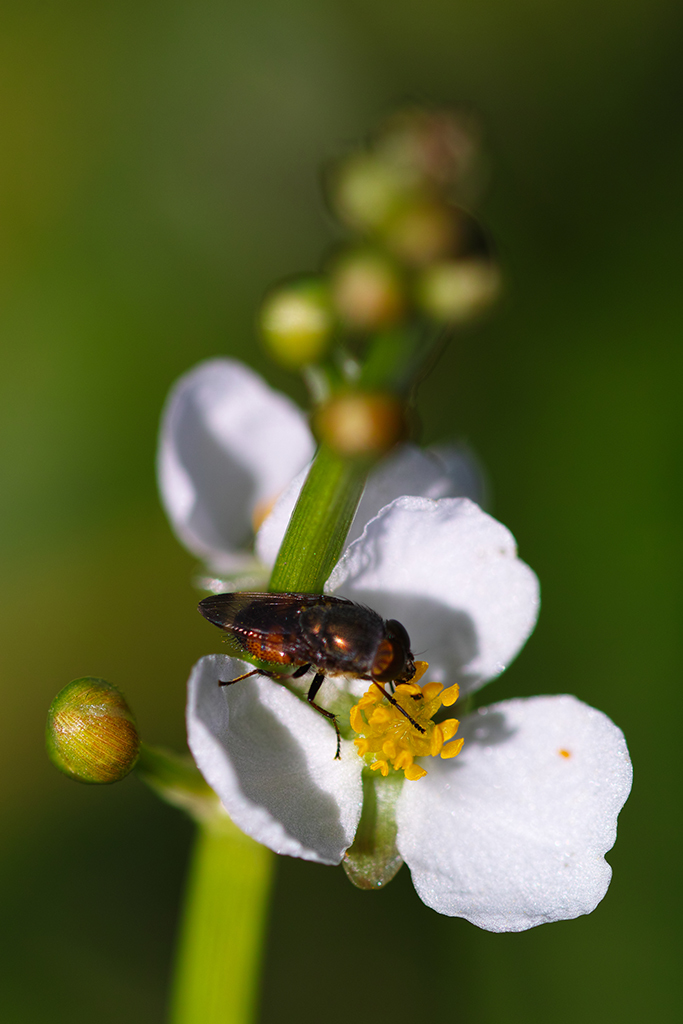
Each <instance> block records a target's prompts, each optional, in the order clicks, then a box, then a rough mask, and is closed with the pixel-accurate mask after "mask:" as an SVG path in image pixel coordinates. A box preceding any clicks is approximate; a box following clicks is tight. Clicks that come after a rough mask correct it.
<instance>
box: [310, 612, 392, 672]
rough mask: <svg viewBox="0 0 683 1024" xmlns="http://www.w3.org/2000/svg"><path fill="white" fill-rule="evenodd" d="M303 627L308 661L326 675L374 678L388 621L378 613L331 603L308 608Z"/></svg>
mask: <svg viewBox="0 0 683 1024" xmlns="http://www.w3.org/2000/svg"><path fill="white" fill-rule="evenodd" d="M300 624H301V635H302V637H305V638H306V644H307V647H308V656H307V660H309V659H310V661H311V662H312V664H314V665H315V666H316V667H317V668H319V669H320V670H321V671H324V672H325V674H326V675H348V676H352V677H353V676H355V677H356V678H358V677H361V678H366V679H369V678H371V672H372V666H373V663H374V660H375V656H376V652H377V648H378V646H379V645H380V644H381V643H382V641H383V640H384V637H385V628H384V621H383V619H382V618H381V616H379V615H378V614H377V613H376V612H373V611H372V610H371V609H369V608H364V607H363V606H362V605H357V604H352V603H351V602H349V603H348V604H347V603H341V602H340V601H330V603H329V604H328V603H321V604H320V605H316V606H314V607H311V608H306V609H305V610H304V611H303V612H302V613H301V619H300Z"/></svg>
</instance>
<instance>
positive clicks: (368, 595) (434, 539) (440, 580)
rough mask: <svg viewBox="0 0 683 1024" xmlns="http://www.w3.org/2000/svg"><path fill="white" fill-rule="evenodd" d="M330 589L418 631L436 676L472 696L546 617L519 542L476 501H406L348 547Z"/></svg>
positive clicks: (418, 648) (419, 646) (416, 648)
mask: <svg viewBox="0 0 683 1024" xmlns="http://www.w3.org/2000/svg"><path fill="white" fill-rule="evenodd" d="M325 589H326V591H329V592H334V593H337V594H340V595H342V596H344V597H348V598H351V600H353V601H359V602H361V603H363V604H368V605H370V607H371V608H374V609H375V610H376V611H378V612H379V613H380V615H383V616H384V617H385V618H392V619H398V620H399V622H402V623H403V625H404V626H405V627H406V629H407V630H408V634H409V635H410V639H411V643H412V649H413V652H414V653H415V654H416V655H417V656H418V657H421V656H422V655H424V657H425V660H427V661H428V662H429V679H430V680H432V679H434V680H436V681H438V682H443V683H446V684H447V685H449V686H450V685H451V684H452V683H456V682H457V683H459V684H460V687H461V692H462V693H466V692H468V691H472V690H475V689H477V688H478V687H480V686H482V685H483V684H484V683H485V682H486V681H487V680H489V679H491V678H493V677H494V676H497V675H498V674H499V673H500V672H502V671H503V669H504V668H506V666H507V664H508V663H509V662H510V660H511V659H512V658H514V656H515V655H516V654H517V653H518V651H519V650H520V648H521V647H522V645H523V644H524V642H525V640H526V639H527V637H528V636H529V634H530V633H531V630H532V629H533V627H534V624H535V622H536V618H537V615H538V607H539V589H538V580H537V578H536V576H535V574H534V573H533V572H532V570H531V569H530V568H529V567H528V566H527V565H525V563H524V562H522V561H521V560H520V559H519V558H518V557H517V547H516V544H515V539H514V537H513V536H512V534H511V533H510V531H509V530H507V529H506V527H504V526H503V525H502V524H501V523H499V522H497V521H496V520H495V519H493V518H492V517H491V516H489V515H488V514H487V513H486V512H482V510H481V509H480V508H479V507H478V506H477V505H475V504H474V503H473V502H471V501H468V500H467V499H466V498H441V499H439V500H437V501H432V500H429V499H427V498H412V497H404V498H398V499H397V500H396V501H393V502H392V503H391V504H390V505H388V506H386V508H383V509H382V510H381V512H380V513H379V514H378V515H377V516H375V518H374V519H372V520H371V521H370V522H369V523H368V524H367V526H366V527H365V531H364V533H363V535H362V537H361V538H360V539H359V540H357V541H355V542H354V543H353V544H351V545H350V547H349V548H348V549H347V550H346V552H345V553H344V555H343V556H342V558H341V560H340V562H339V563H338V565H337V566H336V568H335V569H334V571H333V572H332V575H331V576H330V579H329V580H328V583H327V586H326V588H325Z"/></svg>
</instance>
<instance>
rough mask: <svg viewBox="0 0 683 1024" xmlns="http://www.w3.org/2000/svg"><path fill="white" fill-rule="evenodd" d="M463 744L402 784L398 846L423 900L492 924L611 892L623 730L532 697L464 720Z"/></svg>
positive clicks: (591, 901)
mask: <svg viewBox="0 0 683 1024" xmlns="http://www.w3.org/2000/svg"><path fill="white" fill-rule="evenodd" d="M461 734H462V735H463V736H464V737H465V745H464V747H463V750H462V753H460V754H459V755H458V757H457V758H456V759H455V760H453V761H442V760H439V759H437V758H429V759H427V758H425V759H423V761H422V764H423V766H424V767H425V768H426V769H427V771H428V775H427V776H426V778H423V779H420V780H419V781H418V782H412V783H405V784H404V787H403V791H402V793H401V796H400V798H399V804H398V807H397V820H398V827H399V830H398V848H399V851H400V853H401V855H402V856H403V858H404V859H405V861H406V863H407V864H408V865H409V867H410V870H411V872H412V875H413V882H414V884H415V888H416V889H417V892H418V894H419V896H420V898H421V899H422V900H423V901H424V902H425V903H426V904H427V905H428V906H430V907H433V908H434V910H437V911H439V913H441V914H447V915H449V916H451V917H464V918H466V919H467V920H468V921H471V922H472V923H473V924H476V925H478V926H479V927H480V928H486V929H487V930H488V931H494V932H503V931H524V930H525V929H526V928H533V927H534V926H535V925H538V924H543V923H545V922H547V921H558V920H562V919H566V918H573V917H579V916H580V915H581V914H589V913H590V912H591V911H592V910H594V909H595V907H596V906H597V904H598V903H599V902H600V900H601V899H602V897H603V896H604V895H605V892H606V891H607V887H608V885H609V882H610V878H611V868H610V866H609V864H607V863H606V861H605V860H604V854H605V853H606V851H607V850H609V849H611V847H612V846H613V845H614V840H615V838H616V824H617V815H618V813H619V811H620V810H621V807H622V806H623V804H624V801H625V800H626V797H627V796H628V794H629V790H630V788H631V762H630V759H629V755H628V750H627V748H626V743H625V741H624V737H623V734H622V733H621V730H620V729H618V728H617V727H616V726H615V725H614V724H613V722H611V721H610V719H609V718H607V716H606V715H603V714H602V712H600V711H596V710H595V709H594V708H590V707H588V706H587V705H586V704H582V703H581V701H579V700H577V699H576V698H575V697H568V696H562V697H533V698H530V699H529V700H509V701H503V702H501V703H500V704H494V705H492V706H491V707H489V708H482V709H481V710H480V711H479V712H477V713H476V714H474V715H471V716H470V717H469V718H467V719H465V721H464V722H463V723H462V726H461Z"/></svg>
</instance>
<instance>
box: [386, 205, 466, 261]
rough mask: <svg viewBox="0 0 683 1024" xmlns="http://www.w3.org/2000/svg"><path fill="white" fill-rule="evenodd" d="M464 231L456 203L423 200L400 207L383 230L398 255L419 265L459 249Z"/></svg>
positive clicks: (388, 244)
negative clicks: (451, 205)
mask: <svg viewBox="0 0 683 1024" xmlns="http://www.w3.org/2000/svg"><path fill="white" fill-rule="evenodd" d="M461 234H462V228H461V224H460V218H459V217H458V215H457V213H456V211H455V209H454V208H453V207H449V206H447V205H446V204H445V203H439V202H436V201H433V200H422V201H420V202H416V203H411V204H410V205H407V206H404V207H403V208H402V209H401V210H399V211H398V213H397V214H396V215H395V216H394V217H392V219H391V220H390V221H389V223H388V224H387V226H386V228H385V229H384V231H383V232H382V240H383V241H384V243H385V245H386V246H387V248H388V249H389V250H390V251H391V252H392V253H393V254H394V255H395V256H396V257H397V258H398V259H400V260H403V261H405V262H406V263H408V264H411V265H412V266H418V267H419V266H424V265H425V264H426V263H432V262H433V261H434V260H437V259H440V258H443V257H446V256H448V255H450V254H452V253H453V252H454V251H456V250H457V249H458V248H459V243H460V236H461Z"/></svg>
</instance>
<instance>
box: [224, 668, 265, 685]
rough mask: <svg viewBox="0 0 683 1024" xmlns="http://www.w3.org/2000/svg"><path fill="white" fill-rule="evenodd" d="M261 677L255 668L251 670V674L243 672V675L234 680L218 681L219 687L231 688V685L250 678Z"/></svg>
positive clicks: (260, 673)
mask: <svg viewBox="0 0 683 1024" xmlns="http://www.w3.org/2000/svg"><path fill="white" fill-rule="evenodd" d="M258 675H263V673H262V672H259V670H258V669H257V668H254V669H252V670H251V672H245V673H244V675H241V676H237V678H236V679H219V680H218V685H219V686H232V684H233V683H241V682H242V680H243V679H249V677H250V676H258Z"/></svg>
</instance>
